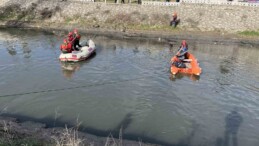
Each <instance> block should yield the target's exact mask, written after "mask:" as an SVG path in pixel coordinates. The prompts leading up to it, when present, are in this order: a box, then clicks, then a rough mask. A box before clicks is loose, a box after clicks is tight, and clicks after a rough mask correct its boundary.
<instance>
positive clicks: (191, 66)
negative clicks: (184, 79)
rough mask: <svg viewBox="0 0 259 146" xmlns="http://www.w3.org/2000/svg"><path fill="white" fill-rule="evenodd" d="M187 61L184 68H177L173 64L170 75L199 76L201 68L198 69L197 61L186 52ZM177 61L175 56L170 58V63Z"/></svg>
mask: <svg viewBox="0 0 259 146" xmlns="http://www.w3.org/2000/svg"><path fill="white" fill-rule="evenodd" d="M186 56H187V59H186V61H185V65H186V68H178V67H176V66H175V65H174V64H172V65H171V73H172V74H173V75H175V74H177V73H186V74H194V75H197V76H199V75H200V74H201V70H202V69H201V68H200V67H199V63H198V61H197V59H196V58H195V57H194V55H192V54H191V53H189V52H187V55H186ZM176 60H177V58H176V56H174V57H172V59H171V62H175V61H176Z"/></svg>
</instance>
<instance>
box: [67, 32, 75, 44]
mask: <svg viewBox="0 0 259 146" xmlns="http://www.w3.org/2000/svg"><path fill="white" fill-rule="evenodd" d="M67 39H68V41H69V42H71V44H74V40H75V39H74V38H73V32H69V33H68V36H67Z"/></svg>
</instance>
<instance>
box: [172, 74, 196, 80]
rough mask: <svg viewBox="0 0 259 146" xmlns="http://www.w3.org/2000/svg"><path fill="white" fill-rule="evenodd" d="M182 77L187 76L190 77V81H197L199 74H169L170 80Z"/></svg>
mask: <svg viewBox="0 0 259 146" xmlns="http://www.w3.org/2000/svg"><path fill="white" fill-rule="evenodd" d="M184 77H188V78H190V79H191V80H192V81H198V80H199V79H200V76H196V75H193V74H191V75H190V74H183V73H178V74H176V75H173V74H171V75H170V77H169V78H170V80H171V81H176V80H179V79H183V78H184Z"/></svg>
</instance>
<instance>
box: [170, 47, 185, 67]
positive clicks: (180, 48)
mask: <svg viewBox="0 0 259 146" xmlns="http://www.w3.org/2000/svg"><path fill="white" fill-rule="evenodd" d="M182 49H183V47H181V48H180V50H178V51H177V53H176V54H175V55H174V56H176V55H177V54H179V53H180V51H181V50H182ZM173 63H174V61H173V62H171V64H173Z"/></svg>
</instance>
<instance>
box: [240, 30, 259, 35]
mask: <svg viewBox="0 0 259 146" xmlns="http://www.w3.org/2000/svg"><path fill="white" fill-rule="evenodd" d="M238 34H240V35H245V36H259V31H242V32H239V33H238Z"/></svg>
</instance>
